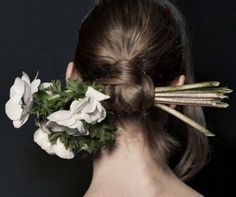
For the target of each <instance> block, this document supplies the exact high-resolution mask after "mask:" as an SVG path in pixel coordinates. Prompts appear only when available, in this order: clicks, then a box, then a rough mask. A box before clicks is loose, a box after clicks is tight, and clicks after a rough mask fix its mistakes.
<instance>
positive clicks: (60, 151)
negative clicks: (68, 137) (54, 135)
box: [53, 138, 75, 159]
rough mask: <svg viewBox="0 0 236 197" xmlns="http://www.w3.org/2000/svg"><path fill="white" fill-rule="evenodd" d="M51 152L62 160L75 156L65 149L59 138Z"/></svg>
mask: <svg viewBox="0 0 236 197" xmlns="http://www.w3.org/2000/svg"><path fill="white" fill-rule="evenodd" d="M53 151H54V152H55V154H56V155H58V156H59V157H61V158H63V159H73V158H74V156H75V155H74V153H73V152H72V151H70V150H69V149H66V148H65V145H64V144H63V143H62V142H61V140H60V139H59V138H58V139H57V142H56V144H54V145H53Z"/></svg>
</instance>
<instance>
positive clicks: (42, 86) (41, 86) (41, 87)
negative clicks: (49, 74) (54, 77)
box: [39, 82, 52, 90]
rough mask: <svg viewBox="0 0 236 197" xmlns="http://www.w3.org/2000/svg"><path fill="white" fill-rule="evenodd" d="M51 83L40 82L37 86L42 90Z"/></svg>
mask: <svg viewBox="0 0 236 197" xmlns="http://www.w3.org/2000/svg"><path fill="white" fill-rule="evenodd" d="M51 85H52V83H49V82H44V83H41V84H40V86H39V89H40V90H43V89H45V88H48V87H50V86H51Z"/></svg>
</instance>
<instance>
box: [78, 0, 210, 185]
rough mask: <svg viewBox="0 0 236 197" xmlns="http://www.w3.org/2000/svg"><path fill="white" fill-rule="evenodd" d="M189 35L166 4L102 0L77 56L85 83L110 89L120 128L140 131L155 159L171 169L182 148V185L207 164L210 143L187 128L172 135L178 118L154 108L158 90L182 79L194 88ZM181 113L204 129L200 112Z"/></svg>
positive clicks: (186, 109) (87, 22) (163, 0)
mask: <svg viewBox="0 0 236 197" xmlns="http://www.w3.org/2000/svg"><path fill="white" fill-rule="evenodd" d="M186 31H187V30H186V25H185V20H184V17H183V16H182V14H181V12H180V11H179V10H178V9H177V8H176V6H174V5H173V4H172V3H170V2H169V1H167V0H101V1H97V3H96V5H95V7H94V8H93V9H92V10H91V11H90V12H89V14H88V15H87V16H86V17H85V18H84V20H83V21H82V24H81V27H80V30H79V35H78V44H77V48H76V52H75V56H74V63H75V66H76V67H77V69H78V70H79V72H80V74H81V77H82V79H83V80H84V81H91V80H96V81H97V82H98V83H100V84H104V85H105V86H106V92H107V94H109V95H110V96H111V99H109V108H110V110H112V111H114V112H115V115H116V120H117V122H118V123H119V122H120V123H121V122H125V121H128V120H132V121H134V122H135V121H136V122H138V123H139V124H140V125H141V128H142V134H143V136H144V137H145V142H146V144H147V145H148V147H149V148H150V152H151V155H152V156H153V157H154V158H155V157H156V156H157V155H158V157H161V160H162V161H163V162H166V163H169V161H170V159H171V157H170V156H174V154H175V152H176V150H177V149H176V147H180V146H179V145H181V144H183V146H182V147H184V148H185V149H184V152H183V154H182V157H181V158H180V160H179V161H178V163H177V164H176V166H174V167H173V170H174V172H175V173H176V174H177V175H178V176H179V177H180V178H181V179H182V180H187V179H188V178H190V177H192V176H193V175H195V174H196V173H197V172H198V171H199V170H200V169H201V168H202V167H203V166H204V164H205V163H206V161H207V157H208V140H207V137H206V136H204V135H203V134H201V133H200V132H198V131H197V130H195V129H194V128H192V127H190V126H188V125H185V127H183V129H182V130H181V131H180V132H177V133H174V132H173V130H171V129H168V125H169V124H172V122H173V121H171V120H173V119H174V118H173V117H169V115H168V113H166V112H164V111H162V110H160V109H158V108H157V107H155V106H153V102H154V87H155V86H156V87H158V86H165V85H171V84H172V82H173V81H174V80H175V79H176V78H177V77H179V76H180V75H181V74H184V75H185V76H186V81H185V83H186V84H189V83H194V82H195V81H194V76H193V73H194V72H193V64H192V61H191V49H190V44H189V40H188V36H187V33H186ZM177 110H179V111H182V112H183V113H184V114H185V115H187V116H189V117H190V118H192V119H193V120H195V121H197V122H198V123H200V124H201V125H203V126H205V118H204V114H203V111H202V108H201V107H196V106H177ZM178 123H179V124H180V122H178ZM181 136H182V137H181ZM159 159H160V158H159Z"/></svg>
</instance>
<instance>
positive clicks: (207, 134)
mask: <svg viewBox="0 0 236 197" xmlns="http://www.w3.org/2000/svg"><path fill="white" fill-rule="evenodd" d="M205 135H206V136H207V137H215V136H216V135H215V134H213V133H211V132H208V133H206V134H205Z"/></svg>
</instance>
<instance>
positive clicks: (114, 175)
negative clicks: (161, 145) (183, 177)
mask: <svg viewBox="0 0 236 197" xmlns="http://www.w3.org/2000/svg"><path fill="white" fill-rule="evenodd" d="M136 131H137V130H136ZM140 133H141V132H135V134H131V133H130V132H127V131H125V130H122V129H119V130H118V131H117V132H116V134H117V136H116V142H115V145H114V148H113V150H112V151H110V152H109V151H108V150H106V149H103V150H101V153H100V154H99V156H97V157H96V158H94V161H93V178H92V182H91V185H90V187H89V190H88V192H87V193H86V194H87V195H86V197H87V196H90V195H88V193H94V192H95V193H96V195H95V196H98V193H100V192H102V193H103V194H102V195H101V196H109V195H110V196H111V194H112V193H113V192H117V191H119V192H124V193H123V195H121V194H120V193H119V195H118V196H129V195H127V194H131V193H135V192H138V193H139V195H140V192H141V193H142V192H144V191H145V190H144V188H145V187H148V188H149V192H150V187H152V186H153V187H154V188H155V190H156V189H158V185H159V186H160V187H159V189H161V186H162V183H166V182H167V181H168V180H170V178H171V177H175V176H174V174H173V173H172V171H171V170H170V169H169V168H168V167H167V166H163V164H161V163H159V162H157V161H156V160H154V159H153V158H152V157H151V154H150V152H149V151H148V148H147V147H146V146H145V143H144V140H143V138H142V136H141V134H140ZM109 192H110V193H109ZM113 196H114V194H113ZM134 196H135V195H134ZM143 196H145V194H144V195H143Z"/></svg>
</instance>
